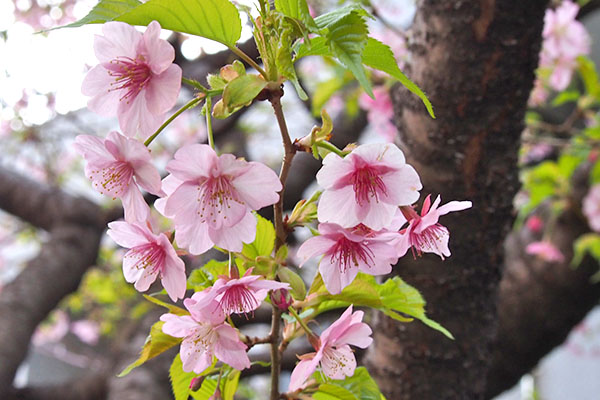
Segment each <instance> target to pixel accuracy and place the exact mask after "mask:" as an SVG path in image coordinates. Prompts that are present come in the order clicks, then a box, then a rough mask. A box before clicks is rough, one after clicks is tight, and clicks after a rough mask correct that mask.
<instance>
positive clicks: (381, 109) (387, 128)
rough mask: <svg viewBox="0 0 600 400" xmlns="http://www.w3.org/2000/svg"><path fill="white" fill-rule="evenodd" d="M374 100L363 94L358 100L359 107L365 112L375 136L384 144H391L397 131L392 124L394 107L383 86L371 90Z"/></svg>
mask: <svg viewBox="0 0 600 400" xmlns="http://www.w3.org/2000/svg"><path fill="white" fill-rule="evenodd" d="M373 94H374V95H375V99H372V98H371V97H370V96H368V95H367V94H366V93H363V94H362V95H361V96H360V98H359V99H358V101H359V104H360V107H361V108H362V109H363V110H366V111H367V119H368V121H369V123H370V124H371V125H372V126H373V129H374V130H375V132H377V134H379V135H380V136H382V137H383V138H384V139H385V141H386V142H393V141H394V138H395V137H396V134H397V133H398V130H397V129H396V126H395V125H394V124H393V123H392V121H391V120H392V118H394V107H393V105H392V99H391V97H390V94H389V92H388V90H387V88H385V87H384V86H378V87H375V88H373Z"/></svg>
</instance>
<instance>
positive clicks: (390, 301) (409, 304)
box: [379, 276, 454, 339]
mask: <svg viewBox="0 0 600 400" xmlns="http://www.w3.org/2000/svg"><path fill="white" fill-rule="evenodd" d="M379 294H380V296H381V301H382V303H383V304H385V309H384V310H383V311H384V313H385V314H386V315H389V316H390V317H392V318H396V317H397V316H398V315H397V312H402V313H404V314H407V315H410V316H411V317H414V318H416V319H418V320H419V321H421V322H423V323H424V324H425V325H427V326H429V327H430V328H433V329H435V330H437V331H439V332H441V333H443V334H444V335H446V336H447V337H448V338H450V339H454V337H453V336H452V334H451V333H450V332H449V331H448V330H447V329H446V328H444V327H443V326H442V325H440V324H438V323H437V322H435V321H433V320H431V319H429V318H428V317H427V315H426V314H425V300H424V299H423V296H421V293H419V291H418V290H417V289H415V288H414V287H412V286H410V285H408V284H407V283H406V282H404V281H403V280H402V279H400V278H399V277H397V276H395V277H393V278H391V279H388V280H387V281H386V282H385V283H384V284H383V285H381V286H380V287H379ZM398 317H400V318H402V317H401V316H398ZM400 320H401V319H400Z"/></svg>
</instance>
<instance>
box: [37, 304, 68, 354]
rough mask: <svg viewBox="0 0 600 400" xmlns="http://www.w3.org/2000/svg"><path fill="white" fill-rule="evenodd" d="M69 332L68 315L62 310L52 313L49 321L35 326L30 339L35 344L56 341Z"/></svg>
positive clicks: (40, 344) (39, 344)
mask: <svg viewBox="0 0 600 400" xmlns="http://www.w3.org/2000/svg"><path fill="white" fill-rule="evenodd" d="M68 332H69V316H68V315H67V313H66V312H64V311H62V310H58V311H55V312H54V313H52V316H51V320H50V322H47V323H46V322H45V323H43V324H41V325H40V326H38V327H37V329H36V330H35V333H34V334H33V337H32V338H31V340H32V341H33V344H34V345H36V346H42V345H44V344H46V343H56V342H58V341H60V340H61V339H62V338H63V337H64V336H65V335H66V334H67V333H68Z"/></svg>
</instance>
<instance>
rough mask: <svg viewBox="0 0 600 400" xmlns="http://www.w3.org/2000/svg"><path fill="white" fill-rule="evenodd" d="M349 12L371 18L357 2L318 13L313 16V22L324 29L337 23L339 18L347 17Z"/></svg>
mask: <svg viewBox="0 0 600 400" xmlns="http://www.w3.org/2000/svg"><path fill="white" fill-rule="evenodd" d="M350 14H356V15H357V16H359V17H361V18H363V17H369V18H373V17H372V16H371V15H370V14H369V13H368V12H367V11H366V10H365V9H364V8H362V7H361V6H360V5H358V4H349V5H346V6H344V7H341V8H337V9H335V10H333V11H331V12H328V13H327V14H323V15H319V16H318V17H317V18H315V22H316V24H317V26H318V27H319V29H326V28H329V27H330V26H332V25H335V24H337V23H338V22H339V21H340V20H342V19H343V18H345V17H347V16H348V15H350Z"/></svg>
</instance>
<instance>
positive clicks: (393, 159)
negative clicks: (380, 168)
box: [352, 143, 406, 168]
mask: <svg viewBox="0 0 600 400" xmlns="http://www.w3.org/2000/svg"><path fill="white" fill-rule="evenodd" d="M352 154H356V155H358V156H360V157H362V158H363V159H364V160H366V161H370V162H372V163H384V164H385V165H389V166H392V167H394V168H401V167H402V166H403V165H404V164H405V163H406V159H405V158H404V153H402V150H400V149H399V148H398V146H396V145H395V144H392V143H369V144H363V145H361V146H358V147H357V148H356V149H354V150H353V151H352Z"/></svg>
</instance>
